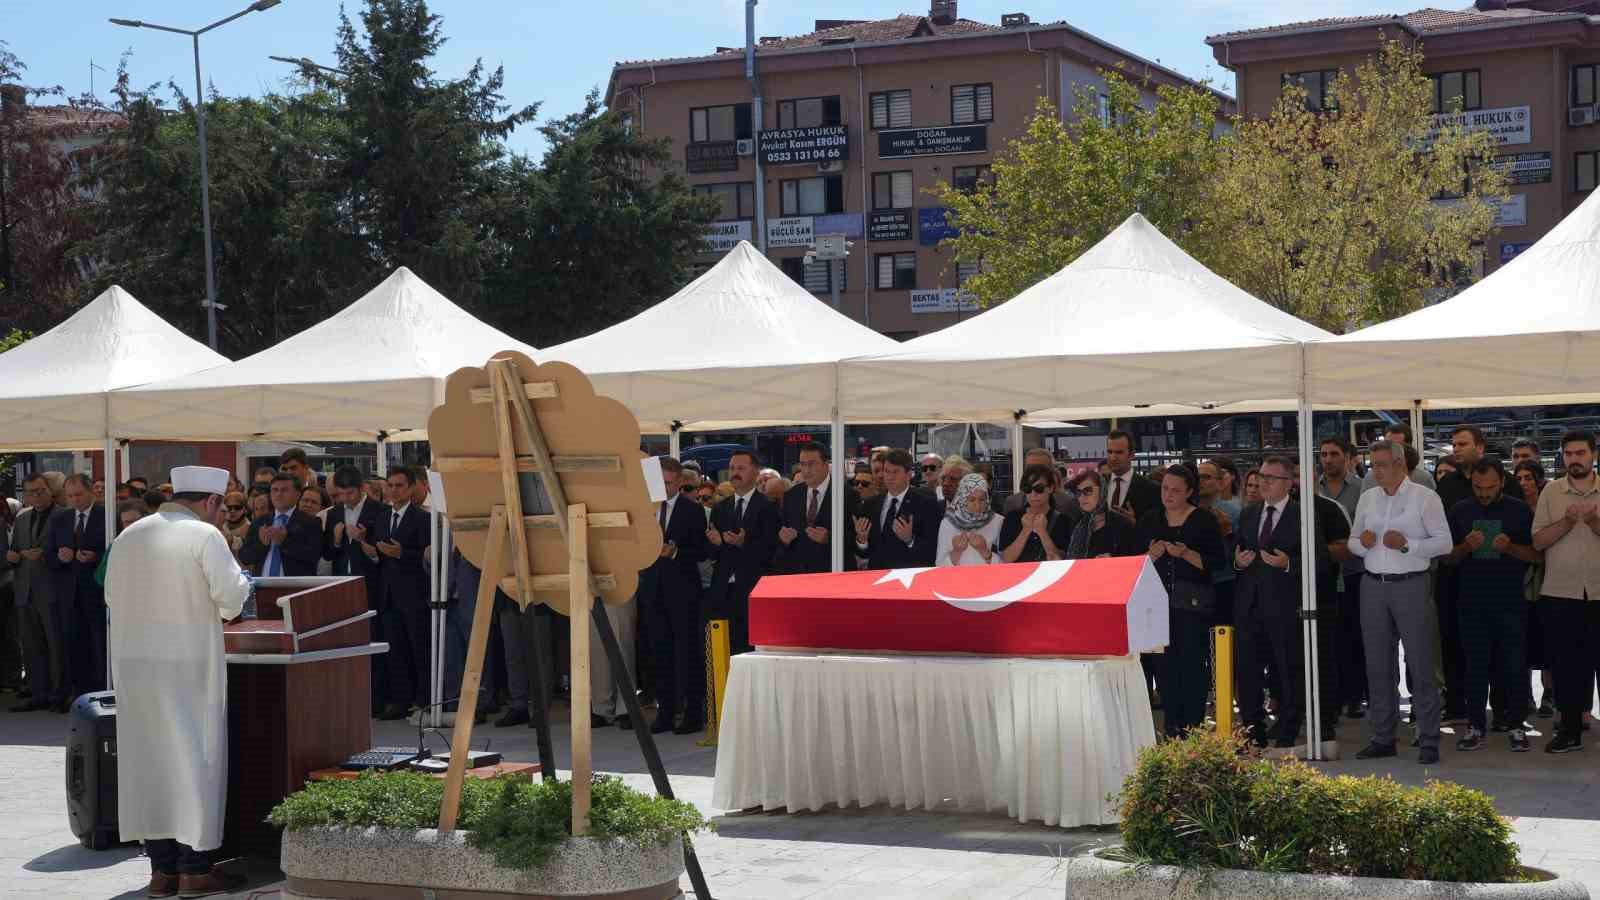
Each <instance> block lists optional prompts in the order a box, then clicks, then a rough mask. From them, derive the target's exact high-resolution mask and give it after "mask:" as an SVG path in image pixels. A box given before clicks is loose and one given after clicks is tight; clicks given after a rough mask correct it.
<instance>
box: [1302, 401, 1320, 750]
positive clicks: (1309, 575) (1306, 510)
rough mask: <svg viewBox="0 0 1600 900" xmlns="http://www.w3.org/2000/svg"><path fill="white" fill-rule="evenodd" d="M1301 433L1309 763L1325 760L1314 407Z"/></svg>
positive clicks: (1306, 404) (1306, 405) (1306, 408)
mask: <svg viewBox="0 0 1600 900" xmlns="http://www.w3.org/2000/svg"><path fill="white" fill-rule="evenodd" d="M1299 407H1300V408H1299V423H1298V424H1299V432H1300V441H1299V444H1300V447H1299V459H1300V548H1301V550H1300V596H1301V609H1302V610H1303V612H1302V616H1303V618H1304V619H1305V621H1304V628H1303V629H1302V635H1303V640H1304V644H1305V656H1304V660H1305V670H1306V675H1305V678H1306V701H1305V702H1306V705H1305V711H1306V759H1310V760H1316V759H1321V758H1322V702H1321V701H1322V685H1321V684H1320V683H1319V682H1318V680H1317V673H1318V671H1319V668H1320V667H1319V665H1318V659H1317V625H1318V622H1317V556H1318V552H1317V551H1318V548H1317V543H1316V542H1317V536H1316V535H1317V520H1316V515H1317V499H1316V498H1317V479H1316V469H1315V468H1314V466H1313V463H1312V459H1311V448H1312V446H1313V445H1314V444H1315V437H1316V436H1315V434H1314V433H1313V432H1312V425H1311V422H1312V416H1311V403H1310V401H1308V400H1304V399H1302V400H1301V401H1300V404H1299Z"/></svg>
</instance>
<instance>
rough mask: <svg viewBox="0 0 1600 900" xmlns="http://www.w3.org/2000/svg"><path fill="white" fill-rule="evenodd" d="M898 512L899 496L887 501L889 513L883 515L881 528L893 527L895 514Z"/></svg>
mask: <svg viewBox="0 0 1600 900" xmlns="http://www.w3.org/2000/svg"><path fill="white" fill-rule="evenodd" d="M899 513H900V498H899V497H895V498H892V499H891V500H890V501H889V514H888V515H887V516H884V517H883V530H884V531H888V530H889V529H891V528H893V527H894V520H895V516H897V515H898V514H899Z"/></svg>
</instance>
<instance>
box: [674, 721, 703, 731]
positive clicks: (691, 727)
mask: <svg viewBox="0 0 1600 900" xmlns="http://www.w3.org/2000/svg"><path fill="white" fill-rule="evenodd" d="M705 730H706V723H704V722H700V721H691V720H689V719H684V720H683V724H682V725H679V726H678V727H677V728H674V729H672V733H673V734H699V733H700V732H702V731H705Z"/></svg>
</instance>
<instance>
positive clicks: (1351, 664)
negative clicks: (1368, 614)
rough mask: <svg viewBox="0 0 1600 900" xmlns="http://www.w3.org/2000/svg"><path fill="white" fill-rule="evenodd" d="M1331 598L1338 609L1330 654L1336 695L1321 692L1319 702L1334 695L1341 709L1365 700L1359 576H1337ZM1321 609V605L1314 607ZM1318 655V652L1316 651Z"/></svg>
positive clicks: (1365, 677)
mask: <svg viewBox="0 0 1600 900" xmlns="http://www.w3.org/2000/svg"><path fill="white" fill-rule="evenodd" d="M1338 577H1339V582H1338V583H1339V584H1342V585H1343V586H1344V590H1342V591H1339V590H1337V586H1338V585H1337V584H1336V585H1335V587H1336V591H1335V593H1334V598H1335V600H1336V601H1337V603H1336V605H1337V606H1338V609H1339V622H1338V640H1337V641H1336V642H1335V647H1334V655H1335V657H1336V659H1337V660H1338V663H1339V665H1338V669H1339V693H1338V694H1337V695H1335V694H1332V693H1329V692H1328V691H1327V689H1326V688H1324V690H1323V692H1322V696H1323V698H1324V700H1323V702H1327V698H1330V697H1335V696H1337V697H1338V699H1339V702H1340V703H1342V704H1344V705H1345V706H1359V705H1360V704H1361V703H1362V702H1363V701H1365V700H1366V699H1367V653H1366V648H1365V646H1364V645H1363V644H1362V643H1361V573H1359V572H1357V573H1354V574H1346V575H1340V576H1338ZM1318 608H1321V604H1318ZM1319 652H1320V651H1319Z"/></svg>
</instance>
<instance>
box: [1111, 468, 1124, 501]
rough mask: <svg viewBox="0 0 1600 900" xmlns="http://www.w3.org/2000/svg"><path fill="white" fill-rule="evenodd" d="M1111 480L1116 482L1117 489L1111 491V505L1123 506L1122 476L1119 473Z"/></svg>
mask: <svg viewBox="0 0 1600 900" xmlns="http://www.w3.org/2000/svg"><path fill="white" fill-rule="evenodd" d="M1111 480H1112V481H1113V482H1115V489H1114V490H1113V491H1112V492H1111V505H1112V506H1121V505H1122V476H1121V475H1118V476H1117V477H1116V478H1113V479H1111Z"/></svg>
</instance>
